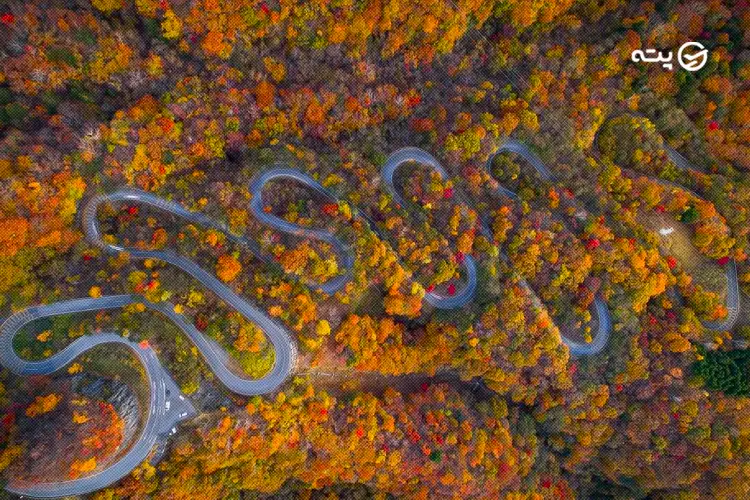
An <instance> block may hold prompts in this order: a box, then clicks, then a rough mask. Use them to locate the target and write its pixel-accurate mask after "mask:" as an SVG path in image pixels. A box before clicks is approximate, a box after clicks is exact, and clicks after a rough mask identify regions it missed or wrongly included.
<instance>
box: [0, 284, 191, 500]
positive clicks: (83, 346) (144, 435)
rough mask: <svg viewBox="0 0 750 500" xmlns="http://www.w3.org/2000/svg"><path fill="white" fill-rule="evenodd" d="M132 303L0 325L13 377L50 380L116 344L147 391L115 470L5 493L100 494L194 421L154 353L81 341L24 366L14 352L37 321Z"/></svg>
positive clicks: (112, 340) (106, 300)
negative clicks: (143, 410) (138, 370)
mask: <svg viewBox="0 0 750 500" xmlns="http://www.w3.org/2000/svg"><path fill="white" fill-rule="evenodd" d="M136 302H142V299H140V298H137V297H134V296H130V295H117V296H109V297H101V298H96V299H94V298H85V299H77V300H71V301H66V302H56V303H54V304H49V305H40V306H34V307H29V308H27V309H24V310H22V311H19V312H17V313H15V314H13V315H12V316H10V317H9V318H8V319H6V320H5V321H4V322H3V323H2V325H0V364H2V365H3V366H4V367H5V368H7V369H8V370H10V371H11V372H12V373H14V374H16V375H48V374H51V373H54V372H56V371H57V370H60V369H62V368H64V367H65V366H67V365H68V364H70V363H71V362H72V361H73V360H74V359H75V358H77V357H78V356H80V355H81V354H83V353H84V352H86V351H88V350H90V349H93V348H94V347H97V346H100V345H108V344H109V345H111V344H117V345H122V346H125V347H127V348H128V349H130V351H132V352H133V354H134V355H135V356H136V357H137V358H138V360H139V361H140V363H141V364H142V365H143V367H144V369H145V374H146V379H147V382H148V384H149V388H150V391H149V392H150V398H149V409H148V413H147V417H146V422H145V424H144V425H143V428H142V430H141V433H140V435H139V437H138V440H137V441H136V442H135V443H134V444H133V445H132V446H131V447H130V448H129V449H128V451H127V452H126V453H125V454H124V455H123V456H122V457H120V458H119V459H118V460H117V461H116V462H115V463H114V464H112V465H110V466H109V467H107V468H106V469H103V470H101V471H99V472H96V473H94V474H91V475H89V476H86V477H82V478H78V479H71V480H67V481H56V482H49V483H36V482H35V483H30V482H25V481H14V480H11V481H10V482H9V483H8V484H7V485H6V490H7V491H9V492H11V493H15V494H17V495H22V496H30V497H35V498H54V497H61V496H71V495H81V494H85V493H89V492H92V491H95V490H98V489H101V488H104V487H106V486H108V485H110V484H112V483H114V482H115V481H117V480H119V479H121V478H123V477H125V476H126V475H127V474H129V473H130V471H132V470H133V469H134V468H135V467H137V466H138V465H139V464H140V463H141V462H143V461H144V460H146V458H147V457H148V455H149V454H150V453H151V450H152V449H153V447H154V444H156V441H157V439H158V437H159V436H160V435H163V434H166V433H167V432H169V430H170V429H171V428H173V427H174V426H175V425H177V423H179V422H180V421H182V420H185V419H186V418H190V417H192V416H194V415H195V409H194V408H193V406H192V405H191V404H190V403H189V402H187V401H186V400H184V399H183V398H181V397H180V398H179V399H177V396H179V389H177V386H176V384H175V383H174V382H173V381H172V379H171V378H170V377H169V375H167V373H166V371H165V370H164V369H163V367H162V365H161V363H160V362H159V359H158V358H157V357H156V354H155V353H154V351H153V349H151V347H149V346H148V345H138V344H136V343H134V342H131V341H129V340H127V339H125V338H123V337H121V336H120V335H117V334H115V333H99V334H96V335H87V336H84V337H79V338H77V339H76V340H74V341H73V342H72V343H71V344H70V345H68V346H67V347H66V348H65V349H63V350H62V351H60V352H58V353H56V354H54V355H52V356H50V357H49V358H46V359H44V360H41V361H27V360H24V359H22V358H20V357H19V356H18V354H17V353H16V352H15V350H14V349H13V338H14V337H15V336H16V334H17V333H18V332H19V331H20V330H21V329H22V328H23V327H24V326H25V325H27V324H29V323H30V322H32V321H35V320H37V319H41V318H47V317H50V316H59V315H61V314H71V313H78V312H84V311H98V310H101V309H113V308H120V307H124V306H126V305H128V304H133V303H136ZM173 398H174V400H173Z"/></svg>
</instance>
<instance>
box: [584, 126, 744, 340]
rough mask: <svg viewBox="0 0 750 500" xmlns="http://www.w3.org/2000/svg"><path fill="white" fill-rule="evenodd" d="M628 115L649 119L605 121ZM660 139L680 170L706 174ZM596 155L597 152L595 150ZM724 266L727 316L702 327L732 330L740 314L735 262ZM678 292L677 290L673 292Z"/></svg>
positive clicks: (669, 183) (671, 184) (673, 185)
mask: <svg viewBox="0 0 750 500" xmlns="http://www.w3.org/2000/svg"><path fill="white" fill-rule="evenodd" d="M625 115H630V116H633V117H636V118H642V119H646V120H649V121H650V118H648V117H647V116H644V115H642V114H637V113H635V114H634V113H626V114H624V115H618V116H613V117H610V118H609V119H608V120H607V123H609V122H610V121H611V120H613V119H615V118H618V117H619V116H625ZM600 132H601V128H600V129H599V130H598V131H597V132H596V137H595V138H594V141H593V143H594V144H598V143H599V142H598V138H599V133H600ZM659 137H660V139H661V145H662V147H663V148H664V151H666V153H667V156H668V157H669V159H670V160H671V161H672V163H673V164H674V165H675V166H676V167H677V168H678V169H680V170H683V171H693V172H698V173H700V174H704V175H708V174H707V173H706V171H705V170H704V169H702V168H700V167H698V166H697V165H694V164H693V163H691V162H690V161H689V160H688V159H687V158H685V157H684V156H683V155H682V154H680V153H679V152H678V151H677V150H676V149H674V148H673V147H672V146H670V145H669V144H668V143H667V141H666V140H664V138H663V137H662V136H659ZM595 154H597V156H598V152H595ZM637 173H638V175H646V174H643V173H641V172H637ZM648 177H649V178H650V179H652V180H654V181H655V182H658V183H660V184H662V185H664V186H667V187H671V188H675V189H680V190H682V191H685V192H687V193H689V194H690V195H692V196H694V197H695V198H698V199H701V200H705V198H703V196H701V195H700V194H698V193H697V192H695V191H693V190H692V189H690V188H688V187H686V186H683V185H682V184H678V183H676V182H673V181H670V180H667V179H662V178H660V177H655V176H652V175H649V176H648ZM725 268H726V278H727V298H726V301H725V304H724V305H725V307H726V308H727V316H726V318H724V319H723V320H720V321H702V322H701V323H702V324H703V326H704V327H706V328H707V329H709V330H714V331H727V330H732V329H733V328H734V325H735V324H736V323H737V319H738V318H739V315H740V308H741V306H742V304H741V292H740V283H739V277H738V275H737V262H736V261H735V260H734V259H733V258H732V259H730V260H729V262H728V263H727V265H726V266H725ZM675 293H677V294H678V292H675Z"/></svg>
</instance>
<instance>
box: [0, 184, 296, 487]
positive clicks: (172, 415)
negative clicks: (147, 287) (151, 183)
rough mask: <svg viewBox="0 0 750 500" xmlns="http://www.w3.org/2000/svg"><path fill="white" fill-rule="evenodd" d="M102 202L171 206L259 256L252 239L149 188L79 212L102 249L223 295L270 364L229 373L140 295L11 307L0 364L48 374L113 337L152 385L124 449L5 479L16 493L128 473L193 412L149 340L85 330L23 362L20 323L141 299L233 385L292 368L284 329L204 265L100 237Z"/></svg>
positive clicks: (260, 387)
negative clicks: (254, 333)
mask: <svg viewBox="0 0 750 500" xmlns="http://www.w3.org/2000/svg"><path fill="white" fill-rule="evenodd" d="M105 202H130V203H139V204H146V205H149V206H152V207H155V208H157V209H160V210H163V211H167V212H171V213H173V214H175V215H177V216H180V217H182V218H185V219H187V220H189V221H191V222H194V223H197V224H201V225H204V226H208V227H212V228H215V229H218V230H221V231H223V232H225V233H226V234H227V236H228V237H230V238H231V239H232V240H233V241H236V242H238V243H240V244H243V245H245V246H247V247H249V248H250V249H251V251H253V252H254V253H255V254H256V255H258V256H262V253H261V252H260V249H259V248H258V247H257V244H255V243H254V242H253V241H252V240H248V239H245V238H241V237H238V236H236V235H233V234H232V233H231V232H230V231H229V230H228V229H227V228H226V227H224V226H223V225H221V224H219V223H217V222H215V221H213V220H211V219H210V218H208V217H206V216H205V215H203V214H199V213H195V212H191V211H189V210H187V209H185V208H184V207H182V206H181V205H179V204H177V203H173V202H170V201H167V200H163V199H161V198H158V197H156V196H154V195H151V194H149V193H145V192H142V191H137V190H130V189H124V190H120V191H116V192H114V193H112V194H108V195H100V196H95V197H94V198H92V199H91V201H89V203H88V204H87V205H86V207H85V208H84V211H83V217H82V221H83V226H84V231H85V233H86V237H87V239H88V240H89V241H90V242H91V243H92V244H93V245H95V246H97V247H99V248H101V249H102V250H103V251H105V252H108V253H112V254H118V253H120V252H124V251H126V252H128V253H129V255H130V257H131V258H135V259H158V260H161V261H164V262H167V263H169V264H172V265H174V266H177V267H178V268H180V269H182V270H183V271H185V272H186V273H188V274H190V275H191V276H192V277H193V278H195V279H196V280H198V281H199V282H201V284H203V285H204V286H205V287H206V288H208V289H209V290H211V291H212V292H214V293H215V294H216V295H217V296H219V298H221V299H222V300H223V301H224V302H226V303H227V304H229V305H230V306H231V307H232V308H234V309H235V310H236V311H238V312H239V313H240V314H242V315H243V316H244V317H245V318H246V319H248V320H249V321H252V322H253V323H255V324H256V325H258V326H259V327H260V328H261V329H262V330H263V332H264V333H265V334H266V336H267V337H268V339H269V340H270V341H271V343H272V344H273V346H274V349H275V363H274V366H273V368H272V369H271V371H270V372H269V373H268V374H266V375H265V376H264V377H262V378H260V379H246V378H242V377H240V376H238V375H236V374H234V373H233V372H232V371H231V370H230V368H229V367H228V366H227V364H226V363H227V361H228V355H227V353H226V351H224V350H223V349H222V348H221V347H219V346H218V345H217V344H216V343H215V342H213V341H211V340H210V339H209V338H207V337H206V336H205V335H203V333H201V332H200V331H199V330H198V329H197V328H196V327H195V326H194V325H193V323H192V322H191V321H190V320H188V319H187V318H186V317H185V316H183V315H182V314H179V313H177V312H175V310H174V304H171V303H169V302H161V303H158V304H157V303H152V302H149V301H146V300H145V299H144V298H143V297H139V296H131V295H113V296H106V297H100V298H83V299H76V300H71V301H65V302H56V303H54V304H49V305H40V306H33V307H30V308H27V309H24V310H22V311H19V312H17V313H16V314H14V315H13V316H11V317H10V318H8V319H7V320H6V321H5V322H4V323H3V324H2V325H1V326H0V349H1V352H0V363H2V365H3V366H4V367H6V368H8V369H9V370H10V371H12V372H13V373H16V374H18V375H35V374H36V375H41V374H45V375H46V374H50V373H54V372H56V371H58V370H60V369H62V368H64V367H66V366H67V365H68V364H70V363H71V362H72V361H73V360H74V359H75V358H76V357H78V356H80V355H81V354H83V353H84V352H86V351H88V350H89V349H92V348H94V347H96V346H99V345H102V344H110V343H117V344H122V345H125V346H127V347H128V348H130V349H131V351H133V353H135V354H136V356H137V357H138V359H139V360H140V362H141V363H142V364H143V366H144V368H145V371H146V376H147V378H148V383H149V388H150V394H151V396H150V402H149V410H148V414H147V418H146V423H145V425H144V427H143V430H142V432H141V434H140V436H139V437H138V440H137V441H136V442H135V443H134V444H133V445H132V446H131V448H130V449H129V450H128V452H127V453H126V454H125V455H124V456H123V457H121V458H120V459H119V460H118V461H117V462H115V463H114V464H112V465H111V466H109V467H107V468H106V469H103V470H101V471H99V472H96V473H94V474H91V475H88V476H86V477H82V478H79V479H75V480H70V481H58V482H49V483H34V484H24V483H20V482H13V481H11V482H10V483H9V484H8V486H7V487H6V489H7V490H8V491H10V492H12V493H15V494H18V495H21V496H30V497H35V498H51V497H61V496H70V495H83V494H86V493H90V492H92V491H96V490H99V489H101V488H104V487H106V486H108V485H110V484H112V483H113V482H115V481H117V480H119V479H120V478H122V477H124V476H125V475H127V474H128V473H129V472H130V471H131V470H133V469H134V468H135V467H136V466H138V465H139V464H140V463H141V462H143V460H145V459H146V457H147V456H148V454H149V453H150V452H151V450H152V448H153V447H154V445H155V444H156V442H157V440H158V439H159V438H160V437H165V436H166V435H167V434H168V433H170V431H171V430H172V429H173V428H174V426H175V425H176V424H177V423H178V422H179V421H181V420H184V419H185V418H190V417H192V416H194V415H195V410H194V408H193V406H192V405H191V404H190V403H189V402H188V401H187V400H185V398H184V396H182V394H181V393H180V391H179V389H178V388H177V386H176V385H175V383H174V382H173V381H172V379H171V378H170V377H169V375H167V374H166V372H165V370H164V368H163V367H162V365H161V363H159V360H158V358H157V357H156V355H155V353H154V352H153V350H152V349H151V348H150V347H148V346H141V345H137V344H134V343H132V342H130V341H128V340H126V339H124V338H122V337H121V336H119V335H117V334H115V333H106V334H96V335H87V336H84V337H80V338H78V339H76V340H75V341H73V343H71V344H70V345H69V346H67V347H66V348H65V349H63V350H62V351H60V352H58V353H56V354H55V355H53V356H51V357H49V358H47V359H45V360H43V361H25V360H23V359H21V358H20V357H19V356H18V355H17V354H16V352H15V351H14V349H13V338H14V337H15V335H16V334H17V333H18V331H19V330H20V329H21V328H22V327H23V326H24V325H26V324H28V323H29V322H31V321H34V320H36V319H39V318H43V317H49V316H58V315H61V314H74V313H80V312H85V311H97V310H102V309H113V308H121V307H124V306H126V305H128V304H133V303H142V304H144V305H146V306H147V307H148V308H150V309H152V310H155V311H158V312H160V313H162V314H163V315H164V316H166V317H167V318H168V319H169V320H170V321H172V322H173V323H174V324H175V325H176V326H177V327H179V328H180V329H181V330H182V331H183V332H184V333H185V334H186V335H187V336H188V338H189V339H190V340H191V341H192V342H193V344H194V345H195V346H196V348H197V349H198V350H199V351H200V353H201V355H202V356H203V357H204V359H205V360H206V363H207V364H208V365H209V367H210V368H211V370H212V371H213V372H214V373H215V374H216V376H217V377H218V378H219V380H221V382H222V383H223V384H224V385H225V386H226V387H227V388H229V389H230V390H231V391H233V392H235V393H238V394H242V395H245V396H252V395H257V394H266V393H269V392H272V391H274V390H275V389H277V388H278V387H279V386H280V385H281V384H282V383H283V382H284V381H285V380H286V379H287V377H288V376H289V375H290V374H291V372H292V370H293V368H294V365H295V363H296V356H297V347H296V344H295V342H294V341H293V340H292V338H291V336H290V335H289V333H288V332H287V331H286V329H285V328H284V327H283V326H281V325H280V324H278V323H276V322H275V321H274V320H272V319H271V318H270V317H269V316H267V315H266V314H265V313H264V312H263V311H261V310H260V309H258V308H257V307H255V306H253V305H252V304H250V303H248V302H247V301H245V300H244V299H242V298H241V297H240V296H239V295H237V294H236V293H235V292H233V291H232V290H231V289H230V288H228V287H227V286H226V285H225V284H223V283H222V282H221V281H219V280H218V279H217V278H216V277H215V276H213V275H212V274H210V273H208V272H206V271H205V270H203V269H202V268H201V267H200V266H198V265H197V264H196V263H195V262H193V261H191V260H190V259H187V258H185V257H182V256H180V255H178V254H176V253H175V252H172V251H170V250H142V249H137V248H124V247H121V246H117V245H114V244H110V243H106V242H105V241H104V240H103V238H102V234H101V230H100V227H99V222H98V219H97V211H98V208H99V206H100V205H101V204H102V203H105Z"/></svg>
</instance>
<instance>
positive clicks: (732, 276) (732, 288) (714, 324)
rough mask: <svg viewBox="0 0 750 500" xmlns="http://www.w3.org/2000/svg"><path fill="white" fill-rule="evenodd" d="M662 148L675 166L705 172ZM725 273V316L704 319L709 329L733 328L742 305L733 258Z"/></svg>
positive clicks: (667, 146)
mask: <svg viewBox="0 0 750 500" xmlns="http://www.w3.org/2000/svg"><path fill="white" fill-rule="evenodd" d="M664 148H665V149H666V151H667V154H668V155H669V158H670V159H671V160H672V162H673V163H674V164H675V165H677V168H680V169H682V170H693V171H695V172H701V173H705V172H704V171H703V169H700V168H698V167H697V166H695V165H693V164H692V163H690V162H689V161H688V160H687V158H685V157H684V156H682V155H681V154H680V153H679V152H677V151H676V150H675V149H674V148H672V147H671V146H669V145H668V144H667V143H666V141H665V142H664ZM664 182H668V183H669V184H670V185H672V186H675V187H677V188H678V189H684V190H686V191H688V192H689V193H690V194H692V195H693V196H695V197H696V198H700V199H703V197H702V196H700V195H699V194H698V193H696V192H695V191H692V190H690V189H688V188H685V187H683V186H680V185H676V184H674V183H671V182H669V181H664ZM726 275H727V300H726V302H725V307H726V308H727V316H726V318H724V319H723V320H721V321H704V322H703V326H705V327H706V328H708V329H709V330H715V331H725V330H731V329H732V328H734V325H735V324H736V323H737V318H739V315H740V307H741V306H742V304H741V300H740V282H739V278H738V276H737V262H735V260H734V259H730V261H729V262H728V263H727V265H726Z"/></svg>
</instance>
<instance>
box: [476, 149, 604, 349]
mask: <svg viewBox="0 0 750 500" xmlns="http://www.w3.org/2000/svg"><path fill="white" fill-rule="evenodd" d="M505 151H507V152H511V153H516V154H517V155H519V156H521V157H522V158H523V159H524V160H526V161H527V162H528V163H529V164H530V165H531V166H532V167H533V168H534V170H536V171H537V173H538V174H539V176H540V177H541V178H542V179H544V180H545V181H547V182H554V181H555V176H554V174H553V173H552V172H551V171H550V170H549V168H547V166H546V165H545V164H544V162H543V161H542V160H541V158H539V157H538V156H537V155H536V153H534V152H533V151H532V150H531V149H529V147H528V146H527V145H526V144H524V143H523V142H521V141H517V140H515V139H507V140H506V141H505V142H503V143H502V144H501V145H500V147H499V148H498V149H497V151H495V153H493V154H492V155H490V157H489V159H488V160H487V163H486V169H487V171H488V172H489V173H490V175H492V162H493V161H494V159H495V157H496V156H497V155H498V154H500V153H503V152H505ZM498 191H499V192H500V193H502V194H504V195H506V196H508V197H509V198H511V199H514V200H517V201H518V200H520V198H519V197H518V194H517V193H515V192H513V191H511V190H510V189H508V188H506V187H504V186H502V185H499V186H498ZM563 220H564V219H563ZM594 312H595V313H596V315H597V318H598V324H599V327H598V329H597V333H596V335H595V336H594V339H593V340H592V341H591V342H589V343H582V342H576V341H574V340H571V339H569V338H567V337H565V336H563V337H562V340H563V343H564V344H565V345H567V346H568V350H569V351H570V354H571V355H573V356H591V355H594V354H598V353H599V352H601V351H602V350H603V349H604V347H606V345H607V342H608V341H609V336H610V335H611V333H612V315H611V313H610V311H609V308H608V307H607V303H606V302H605V301H604V299H603V298H602V297H600V296H598V295H597V296H596V297H595V298H594Z"/></svg>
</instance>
